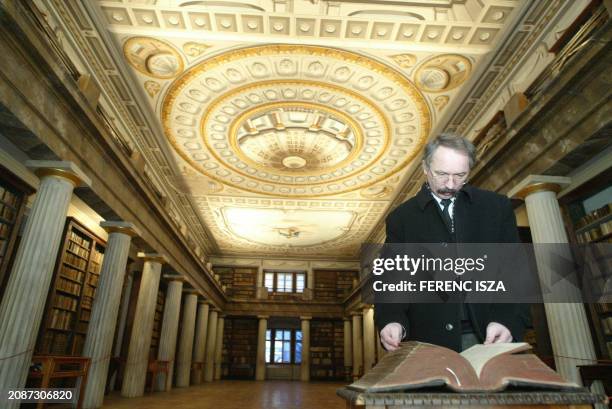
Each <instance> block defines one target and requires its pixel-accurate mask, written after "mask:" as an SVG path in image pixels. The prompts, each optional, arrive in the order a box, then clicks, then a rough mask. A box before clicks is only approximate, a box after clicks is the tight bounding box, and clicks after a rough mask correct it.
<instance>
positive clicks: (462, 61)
mask: <svg viewBox="0 0 612 409" xmlns="http://www.w3.org/2000/svg"><path fill="white" fill-rule="evenodd" d="M471 71H472V64H471V63H470V60H468V59H467V58H466V57H464V56H462V55H455V54H445V55H438V56H435V57H433V58H431V59H429V60H427V61H425V62H424V63H423V64H421V65H420V66H419V67H418V68H417V71H416V74H415V79H416V83H417V85H418V86H419V88H420V89H421V90H422V91H425V92H444V91H448V90H451V89H453V88H456V87H458V86H459V85H461V84H462V83H463V82H464V81H465V80H466V79H467V77H468V76H469V75H470V72H471Z"/></svg>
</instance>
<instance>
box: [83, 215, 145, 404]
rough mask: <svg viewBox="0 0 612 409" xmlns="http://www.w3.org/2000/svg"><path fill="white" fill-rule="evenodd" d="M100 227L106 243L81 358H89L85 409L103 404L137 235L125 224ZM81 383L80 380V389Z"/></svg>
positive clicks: (107, 224)
mask: <svg viewBox="0 0 612 409" xmlns="http://www.w3.org/2000/svg"><path fill="white" fill-rule="evenodd" d="M100 226H102V228H104V230H106V231H107V232H108V241H107V245H106V251H105V252H104V259H103V260H102V268H101V270H100V281H99V283H98V288H97V289H96V297H95V299H94V302H93V306H92V310H91V319H90V321H89V326H88V327H87V337H86V338H85V345H84V346H83V356H87V357H90V358H91V363H90V365H89V371H88V373H87V387H86V388H85V396H84V397H83V408H85V409H94V408H99V407H101V406H102V402H103V401H104V389H105V387H106V377H107V375H108V365H109V363H110V356H111V349H112V348H113V335H114V334H115V325H116V323H117V314H118V313H119V303H120V301H121V289H122V288H123V279H124V277H125V268H126V263H127V259H128V254H129V252H130V243H131V241H132V237H134V236H138V235H139V232H138V231H137V229H136V227H135V226H134V225H133V224H132V223H128V222H102V223H100ZM80 382H81V379H79V383H78V384H77V386H79V387H80Z"/></svg>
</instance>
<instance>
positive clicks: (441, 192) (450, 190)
mask: <svg viewBox="0 0 612 409" xmlns="http://www.w3.org/2000/svg"><path fill="white" fill-rule="evenodd" d="M458 191H459V189H447V188H444V187H443V188H441V189H438V190H437V193H440V194H443V195H447V194H450V195H454V194H455V193H457V192H458Z"/></svg>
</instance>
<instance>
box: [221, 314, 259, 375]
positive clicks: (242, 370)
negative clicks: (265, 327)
mask: <svg viewBox="0 0 612 409" xmlns="http://www.w3.org/2000/svg"><path fill="white" fill-rule="evenodd" d="M257 327H258V321H257V319H253V318H239V317H236V318H230V317H225V327H224V331H223V337H224V340H223V361H222V362H223V364H224V369H225V370H224V376H226V377H227V378H229V379H254V378H255V366H256V364H257Z"/></svg>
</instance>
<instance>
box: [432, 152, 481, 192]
mask: <svg viewBox="0 0 612 409" xmlns="http://www.w3.org/2000/svg"><path fill="white" fill-rule="evenodd" d="M423 170H424V171H425V176H426V177H427V183H429V187H430V189H431V191H432V192H433V193H434V194H435V195H436V196H438V197H439V198H440V199H450V198H451V197H453V196H454V195H455V193H457V192H458V191H459V189H461V188H462V187H463V185H464V183H465V181H466V180H467V177H468V174H469V172H470V160H469V158H468V156H467V155H466V154H464V153H462V152H459V151H456V150H454V149H451V148H447V147H444V146H439V147H438V148H437V149H436V150H435V151H434V153H433V155H432V157H431V163H430V164H429V167H428V166H427V165H426V164H425V163H423Z"/></svg>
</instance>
